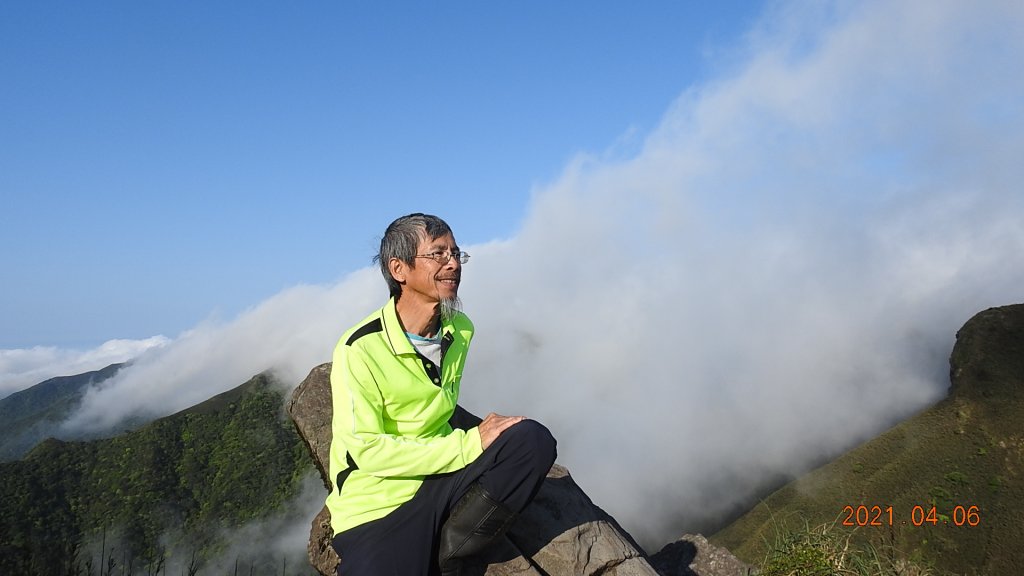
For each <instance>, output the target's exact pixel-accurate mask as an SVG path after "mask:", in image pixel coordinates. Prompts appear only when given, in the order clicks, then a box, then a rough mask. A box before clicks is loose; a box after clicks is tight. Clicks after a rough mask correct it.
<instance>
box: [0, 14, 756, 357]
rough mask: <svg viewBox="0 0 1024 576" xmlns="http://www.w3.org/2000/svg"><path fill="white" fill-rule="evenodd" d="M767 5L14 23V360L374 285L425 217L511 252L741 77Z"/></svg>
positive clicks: (7, 54) (10, 156)
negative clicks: (579, 189)
mask: <svg viewBox="0 0 1024 576" xmlns="http://www.w3.org/2000/svg"><path fill="white" fill-rule="evenodd" d="M760 10H761V6H760V3H758V2H715V3H681V2H650V3H644V4H642V5H639V6H635V5H627V4H624V3H612V2H598V3H594V2H558V3H551V2H525V3H523V2H517V3H500V4H499V3H488V4H482V3H475V2H428V3H420V2H406V3H370V2H359V3H353V2H308V3H292V4H285V3H276V2H251V3H208V2H144V3H139V2H127V1H124V2H103V3H81V2H6V3H4V4H3V5H2V6H0V78H2V82H3V86H4V88H3V90H2V91H0V134H2V135H0V195H2V199H3V200H2V205H3V209H2V211H0V242H2V245H3V246H4V247H5V248H4V250H3V251H2V256H0V258H2V260H0V274H3V280H2V285H3V296H2V298H0V317H2V318H3V322H2V323H0V348H6V349H12V348H29V347H34V346H59V347H72V348H88V347H92V346H96V345H98V344H100V343H102V342H104V341H107V340H110V339H114V338H127V339H141V338H146V337H150V336H154V335H158V334H163V335H166V336H169V337H174V336H176V335H177V334H179V333H180V332H182V331H183V330H186V329H188V328H190V327H192V326H193V325H195V324H196V323H197V322H199V321H201V320H203V319H204V318H207V317H210V316H211V315H213V316H215V317H228V318H229V317H232V316H234V315H235V314H237V313H238V312H240V311H242V310H244V309H246V308H248V307H251V306H254V305H255V304H257V303H258V302H260V301H261V300H263V299H264V298H267V297H269V296H271V295H273V294H275V293H276V292H278V291H280V290H281V289H283V288H286V287H288V286H293V285H296V284H301V283H321V282H327V281H332V280H336V279H338V278H340V277H341V276H342V275H344V274H345V273H347V272H350V271H352V270H354V269H356V268H358V267H361V266H364V265H365V264H366V263H367V262H368V260H369V258H370V256H371V255H372V254H373V252H374V243H375V242H376V240H377V238H378V237H379V234H380V231H381V230H382V229H383V227H384V226H386V224H387V223H388V222H389V221H390V220H391V219H392V218H393V217H395V216H397V215H400V214H404V213H408V212H411V211H427V212H433V213H437V214H439V215H442V216H444V217H446V218H447V219H449V220H450V222H451V223H452V225H453V226H454V227H455V229H456V232H457V235H458V237H459V239H460V242H462V243H463V244H473V243H480V242H486V241H489V240H493V239H502V238H508V237H511V236H512V235H514V234H515V233H516V231H517V230H518V228H519V226H520V224H521V222H522V220H523V218H524V215H525V214H526V211H527V208H528V205H529V203H530V198H531V190H532V189H533V188H534V187H535V186H537V185H539V184H543V183H545V182H548V181H550V180H552V179H553V178H555V177H556V176H557V175H558V174H559V173H560V172H561V170H562V169H563V167H564V166H565V164H566V163H567V162H568V161H569V160H570V159H571V158H572V157H574V156H575V155H576V154H578V153H597V154H604V153H609V154H623V153H629V151H630V150H631V149H632V147H636V146H637V145H638V142H640V136H638V135H643V134H644V133H646V132H648V131H650V130H652V129H653V128H654V127H655V126H656V125H657V123H658V121H659V119H660V117H661V116H662V115H663V114H664V113H665V111H666V109H667V108H668V106H669V105H670V104H671V102H672V101H673V100H674V99H675V98H676V97H678V96H679V94H680V93H682V92H683V91H684V90H685V89H687V88H688V87H689V86H691V85H693V84H694V83H696V82H697V81H699V79H701V78H702V77H704V76H705V75H706V74H708V72H709V71H711V70H715V67H716V66H718V67H721V66H728V64H729V59H730V58H731V55H730V50H732V46H733V45H734V44H733V43H734V41H735V39H736V38H737V37H738V36H740V35H741V34H743V33H744V32H745V31H746V30H747V29H748V28H749V26H750V25H751V23H752V22H753V21H754V20H755V19H756V17H757V15H758V13H759V12H760Z"/></svg>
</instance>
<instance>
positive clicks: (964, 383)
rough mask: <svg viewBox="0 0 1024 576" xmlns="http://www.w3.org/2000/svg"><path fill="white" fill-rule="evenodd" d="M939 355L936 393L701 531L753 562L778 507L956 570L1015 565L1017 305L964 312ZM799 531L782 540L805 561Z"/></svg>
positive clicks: (1020, 373)
mask: <svg viewBox="0 0 1024 576" xmlns="http://www.w3.org/2000/svg"><path fill="white" fill-rule="evenodd" d="M950 364H951V368H952V370H951V375H952V386H951V389H950V395H949V396H948V397H947V398H946V399H944V400H943V401H941V402H939V403H938V404H937V405H935V406H933V407H932V408H930V409H928V410H926V411H924V412H922V413H921V414H918V415H917V416H915V417H913V418H911V419H910V420H907V421H905V422H903V423H901V424H899V425H897V426H896V427H894V428H892V429H891V430H889V431H887V432H885V433H884V434H882V435H881V436H879V437H877V438H875V439H874V440H871V441H869V442H867V443H865V444H863V445H861V446H859V447H857V448H855V449H853V450H851V451H850V452H848V453H846V454H844V455H843V456H841V457H840V458H838V459H837V460H834V461H833V462H831V463H829V464H827V465H825V466H822V467H821V468H819V469H817V470H814V471H813V472H811V473H809V474H807V475H806V476H804V477H802V478H800V479H798V480H796V481H795V482H792V483H790V484H787V485H786V486H783V487H782V488H780V489H779V490H777V491H776V492H775V493H773V494H771V495H770V496H768V497H767V498H766V499H765V500H764V501H763V502H762V503H760V504H759V505H757V506H755V507H754V508H753V509H752V510H751V511H750V512H748V513H747V514H746V515H744V516H743V517H741V518H739V519H738V520H737V521H736V522H734V523H733V524H731V525H730V526H728V527H726V528H725V529H724V530H722V531H720V532H719V533H717V534H715V535H714V536H713V537H712V541H713V542H714V543H715V544H717V545H720V546H724V547H726V548H728V549H729V550H731V551H732V552H733V553H734V554H736V555H737V556H738V557H739V558H741V559H743V560H744V561H747V562H750V563H759V561H761V560H762V559H765V558H769V556H768V554H769V549H770V548H771V544H770V543H771V542H775V541H776V538H775V533H776V531H777V523H776V521H775V518H776V517H777V516H779V515H781V516H782V517H785V518H800V519H801V520H802V521H803V522H806V524H807V525H808V526H817V527H820V526H829V527H830V530H829V531H828V534H829V535H830V538H831V540H830V541H831V542H833V543H840V544H842V549H847V547H849V548H848V549H849V550H862V551H863V550H872V549H874V550H876V551H877V550H879V549H880V548H879V546H883V545H884V546H887V547H889V548H885V547H883V548H881V549H882V550H889V549H892V550H901V551H905V553H906V555H907V558H906V560H907V561H909V562H912V563H914V564H920V565H931V566H939V567H942V569H943V570H949V571H950V572H952V573H956V574H966V575H983V574H984V575H998V574H1017V573H1018V572H1019V560H1020V559H1021V558H1024V524H1021V523H1020V521H1019V518H1020V505H1021V502H1024V483H1022V482H1020V471H1021V470H1024V430H1022V428H1021V422H1024V398H1022V396H1024V394H1022V392H1024V390H1022V389H1021V385H1022V383H1024V305H1018V306H1009V307H1004V308H998V309H992V310H989V311H986V312H983V313H981V314H979V315H978V316H976V317H975V318H973V319H972V320H971V321H970V322H968V323H967V324H966V325H965V326H964V328H963V329H962V330H961V331H960V333H959V334H958V338H957V344H956V347H955V348H954V351H953V355H952V358H951V361H950ZM804 532H805V536H804V537H801V538H798V539H797V540H795V541H794V543H793V546H797V548H794V550H799V551H801V553H802V554H803V555H804V557H805V558H806V559H807V560H808V562H811V561H812V560H814V559H815V558H816V556H815V554H816V552H814V549H815V548H814V546H812V545H811V544H812V543H813V542H814V539H813V538H810V536H809V535H811V534H818V531H817V530H809V531H804ZM786 541H787V540H785V539H783V542H786ZM872 547H873V548H872ZM772 558H774V557H772ZM773 566H774V564H773ZM778 573H779V574H783V573H786V572H784V571H780V572H778ZM793 573H794V574H796V573H801V574H802V573H803V572H793ZM806 573H808V574H813V573H814V572H806Z"/></svg>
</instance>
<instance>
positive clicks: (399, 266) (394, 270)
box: [388, 258, 409, 284]
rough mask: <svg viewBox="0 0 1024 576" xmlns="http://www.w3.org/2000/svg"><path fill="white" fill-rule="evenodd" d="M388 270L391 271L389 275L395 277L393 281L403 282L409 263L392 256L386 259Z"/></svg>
mask: <svg viewBox="0 0 1024 576" xmlns="http://www.w3.org/2000/svg"><path fill="white" fill-rule="evenodd" d="M388 271H390V272H391V277H392V278H394V279H395V282H398V283H399V284H405V275H406V274H407V273H408V271H409V265H408V264H406V263H405V262H402V260H401V259H400V258H392V259H391V260H388Z"/></svg>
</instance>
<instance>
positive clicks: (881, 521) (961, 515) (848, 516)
mask: <svg viewBox="0 0 1024 576" xmlns="http://www.w3.org/2000/svg"><path fill="white" fill-rule="evenodd" d="M840 516H841V518H842V524H843V526H896V525H906V524H907V523H908V519H907V518H906V517H899V516H898V515H897V514H896V513H895V512H894V510H893V507H892V506H878V505H875V506H865V505H863V504H862V505H860V506H850V505H847V506H843V512H842V514H841V515H840ZM909 523H910V524H911V525H913V526H937V525H939V524H943V525H949V524H952V525H953V526H977V525H978V524H981V513H980V510H978V507H977V506H954V507H953V509H952V511H950V513H949V514H948V515H947V514H940V513H939V512H938V510H936V508H935V506H914V507H913V508H911V509H910V517H909Z"/></svg>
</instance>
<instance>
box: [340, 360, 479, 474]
mask: <svg viewBox="0 0 1024 576" xmlns="http://www.w3.org/2000/svg"><path fill="white" fill-rule="evenodd" d="M331 389H332V391H333V392H332V395H333V405H334V415H335V416H334V417H335V418H337V419H338V424H339V426H337V427H336V428H335V434H336V435H339V436H340V440H341V441H342V443H343V444H344V446H345V449H346V450H347V452H348V453H349V455H350V456H351V457H352V460H353V461H354V462H355V463H356V466H358V468H359V469H360V470H361V471H362V472H364V473H366V474H371V475H373V476H381V477H391V476H398V477H402V476H425V475H428V474H440V473H444V472H454V471H456V470H461V469H462V468H465V467H466V466H467V465H468V464H469V463H470V462H472V461H473V460H475V459H476V458H477V457H479V456H480V454H481V453H482V452H483V448H482V447H481V444H480V432H479V430H478V429H477V428H471V429H469V430H453V431H452V432H451V433H450V434H448V435H446V436H435V437H431V438H409V437H404V436H398V435H395V434H388V433H386V432H385V431H384V418H383V413H384V404H383V399H382V396H381V393H380V389H379V388H378V382H377V381H376V380H375V379H374V376H373V374H372V372H371V371H370V369H369V368H368V367H367V363H366V359H365V357H364V353H363V352H362V351H361V350H360V349H358V348H356V347H351V346H339V347H338V349H337V350H336V351H335V355H334V365H333V367H332V368H331Z"/></svg>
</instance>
